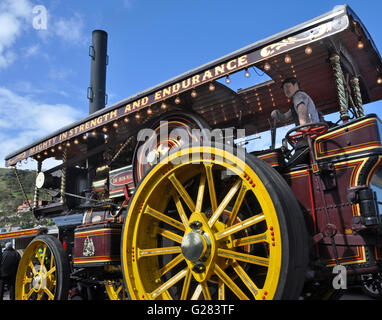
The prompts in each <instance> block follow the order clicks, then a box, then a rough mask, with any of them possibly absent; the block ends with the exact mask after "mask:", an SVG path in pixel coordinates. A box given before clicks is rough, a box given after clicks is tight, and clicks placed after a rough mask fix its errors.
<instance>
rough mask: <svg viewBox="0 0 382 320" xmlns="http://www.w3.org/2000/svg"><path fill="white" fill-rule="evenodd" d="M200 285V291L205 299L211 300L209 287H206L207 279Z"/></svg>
mask: <svg viewBox="0 0 382 320" xmlns="http://www.w3.org/2000/svg"><path fill="white" fill-rule="evenodd" d="M200 285H201V287H202V292H203V296H204V299H205V300H212V298H211V294H210V289H208V284H207V281H205V282H202V283H201V284H200Z"/></svg>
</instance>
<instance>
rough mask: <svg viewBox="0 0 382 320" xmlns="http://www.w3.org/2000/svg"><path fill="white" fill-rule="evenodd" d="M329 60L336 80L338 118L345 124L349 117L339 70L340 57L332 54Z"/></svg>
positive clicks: (341, 75) (342, 76)
mask: <svg viewBox="0 0 382 320" xmlns="http://www.w3.org/2000/svg"><path fill="white" fill-rule="evenodd" d="M329 60H330V64H331V66H332V68H333V73H334V77H335V80H336V87H337V97H338V102H339V104H340V117H341V120H342V121H343V122H347V120H348V119H349V118H350V116H349V114H348V104H347V99H346V93H345V86H344V75H343V72H342V69H341V64H340V57H339V55H337V54H333V55H332V56H331V57H330V59H329Z"/></svg>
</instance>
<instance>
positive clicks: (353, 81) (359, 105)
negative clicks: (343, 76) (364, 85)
mask: <svg viewBox="0 0 382 320" xmlns="http://www.w3.org/2000/svg"><path fill="white" fill-rule="evenodd" d="M350 83H351V86H352V89H353V94H354V99H355V103H356V106H357V110H358V116H359V117H363V116H364V115H365V113H364V110H363V103H362V96H361V89H360V87H359V79H358V78H357V77H353V78H352V79H351V80H350Z"/></svg>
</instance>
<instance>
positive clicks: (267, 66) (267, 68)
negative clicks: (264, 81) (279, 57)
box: [264, 62, 271, 71]
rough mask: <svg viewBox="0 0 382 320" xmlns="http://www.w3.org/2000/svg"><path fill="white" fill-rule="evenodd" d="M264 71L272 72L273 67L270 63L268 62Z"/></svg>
mask: <svg viewBox="0 0 382 320" xmlns="http://www.w3.org/2000/svg"><path fill="white" fill-rule="evenodd" d="M264 70H265V71H269V70H271V65H270V64H269V63H268V62H266V63H265V64H264Z"/></svg>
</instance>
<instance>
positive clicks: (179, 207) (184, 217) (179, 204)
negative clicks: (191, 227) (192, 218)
mask: <svg viewBox="0 0 382 320" xmlns="http://www.w3.org/2000/svg"><path fill="white" fill-rule="evenodd" d="M172 198H173V199H174V202H175V205H176V209H177V211H178V214H179V217H180V220H182V222H183V225H184V227H185V228H187V226H188V219H187V215H186V212H185V211H184V209H183V205H182V202H181V201H180V199H179V196H178V194H177V193H174V194H173V195H172Z"/></svg>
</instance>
